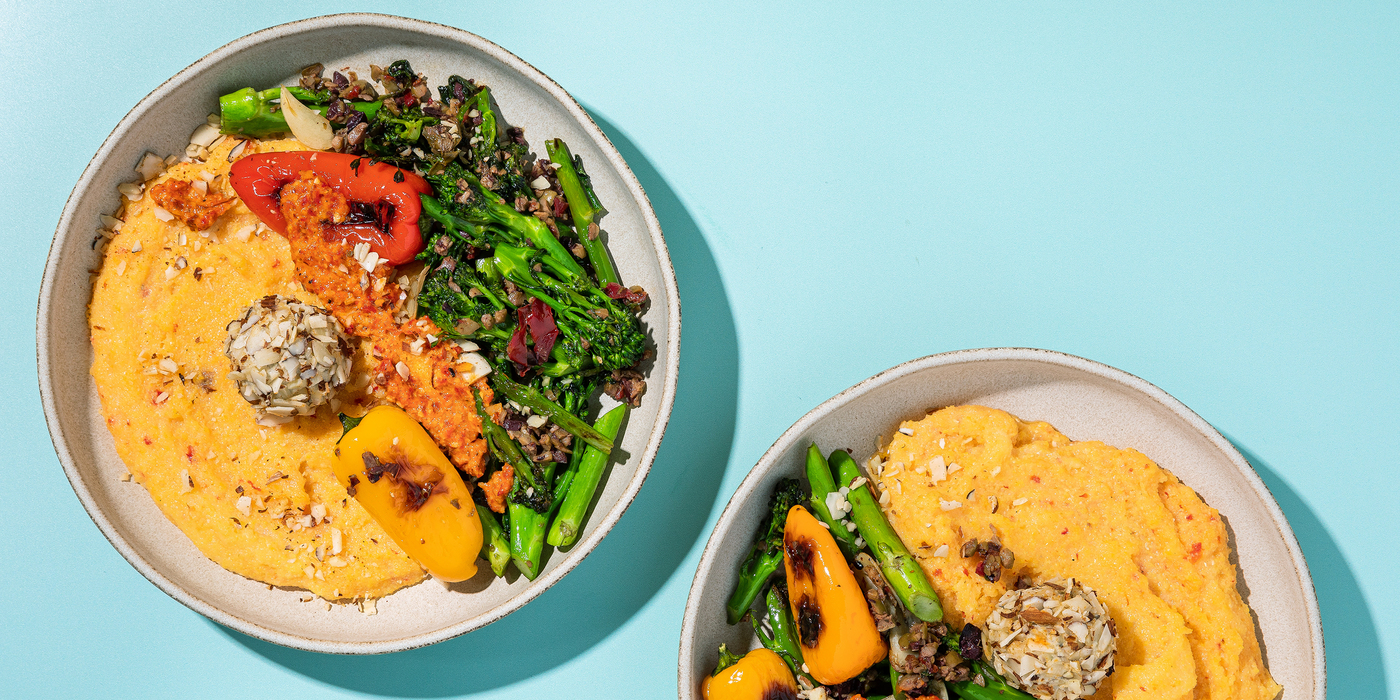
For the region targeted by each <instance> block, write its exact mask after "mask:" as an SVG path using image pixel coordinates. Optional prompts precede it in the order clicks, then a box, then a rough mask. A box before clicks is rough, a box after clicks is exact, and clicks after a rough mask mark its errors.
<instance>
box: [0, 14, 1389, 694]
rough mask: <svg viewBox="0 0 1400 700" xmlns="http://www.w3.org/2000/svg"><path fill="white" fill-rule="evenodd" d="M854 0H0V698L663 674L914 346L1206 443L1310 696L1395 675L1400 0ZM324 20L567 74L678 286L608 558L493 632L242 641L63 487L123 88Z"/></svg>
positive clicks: (623, 689) (507, 686)
mask: <svg viewBox="0 0 1400 700" xmlns="http://www.w3.org/2000/svg"><path fill="white" fill-rule="evenodd" d="M862 5H864V4H863V3H814V4H799V3H793V4H790V5H768V4H762V3H753V2H735V3H731V4H728V5H709V6H704V7H702V6H700V5H699V4H697V3H692V2H657V1H651V2H638V3H634V4H630V5H629V4H624V3H614V2H595V3H573V4H570V5H564V6H544V5H537V4H534V3H511V4H499V5H487V4H481V3H469V4H468V3H452V4H448V3H408V2H401V3H394V4H392V5H389V4H385V5H384V6H383V7H376V6H372V5H369V4H365V3H347V4H331V3H318V2H302V3H287V2H277V3H271V2H239V3H226V4H224V5H223V6H224V7H225V8H226V11H225V13H224V14H221V15H214V14H207V13H206V11H205V10H204V9H202V8H205V7H212V5H207V4H204V3H173V2H164V1H161V0H152V1H151V2H146V3H141V4H131V5H129V6H123V5H122V4H121V3H95V2H79V3H72V4H52V5H50V4H48V3H43V4H41V3H32V4H24V3H15V2H12V1H11V2H5V3H3V5H0V7H2V8H3V15H0V29H3V32H0V35H3V36H4V41H3V42H0V57H3V60H2V61H0V65H3V66H4V68H5V74H6V77H7V81H6V84H7V88H8V89H7V90H6V97H5V99H4V100H3V102H0V152H3V158H4V167H3V168H0V191H3V192H5V193H6V196H5V197H4V199H3V202H4V203H3V205H0V206H3V213H4V216H3V217H0V232H3V233H2V234H0V235H3V241H4V247H5V251H6V259H7V262H8V263H9V268H8V271H7V272H6V273H4V274H5V279H6V281H7V284H6V286H7V288H8V294H9V295H10V297H9V298H10V300H11V301H10V304H8V305H5V306H4V307H3V310H0V319H3V321H4V324H5V327H8V328H10V329H11V330H10V331H9V332H8V333H4V334H3V335H0V348H3V353H4V359H5V363H4V370H3V377H4V379H5V385H6V386H9V387H10V390H9V392H8V400H7V401H5V402H4V403H3V404H0V430H3V433H0V435H3V444H4V445H5V446H6V447H7V449H9V450H10V457H9V458H8V459H7V460H6V466H5V468H4V470H3V474H4V476H3V481H2V482H0V567H3V569H0V571H3V577H0V600H4V604H3V605H0V679H2V680H0V696H5V697H17V698H19V697H23V698H29V697H37V698H42V697H55V698H69V697H73V698H77V697H107V698H117V697H141V698H154V697H199V698H225V697H227V698H245V697H288V698H299V699H303V700H309V699H311V698H329V697H362V696H388V697H473V698H478V697H479V698H505V697H511V698H519V697H559V696H564V695H568V696H570V697H579V698H604V697H607V698H618V697H668V696H671V695H673V694H674V692H675V678H676V676H675V665H676V647H677V642H678V635H679V630H680V623H681V613H682V609H683V606H684V603H685V598H686V594H687V592H688V590H689V587H690V583H691V579H692V574H693V572H694V569H695V565H696V562H697V560H698V557H699V553H700V550H701V549H702V547H703V546H704V543H705V539H706V537H707V535H708V533H709V531H710V528H711V527H712V525H713V523H714V520H715V518H717V517H718V514H719V512H720V510H721V509H722V508H723V507H724V504H725V503H726V501H727V500H728V498H729V495H730V494H731V493H732V491H733V490H734V488H735V487H736V486H737V485H738V483H739V481H740V480H741V479H742V478H743V477H744V475H745V473H746V472H747V471H748V469H749V467H750V466H751V465H752V464H753V463H754V462H755V461H756V460H757V459H758V457H759V456H760V455H761V454H762V453H763V451H764V450H765V449H766V448H767V447H768V445H769V444H770V443H771V442H772V441H773V440H774V439H776V438H777V436H778V435H779V434H780V433H781V432H782V431H783V430H784V429H785V428H786V427H787V426H788V425H789V424H791V423H792V422H793V421H794V420H796V419H797V418H798V417H800V416H801V415H802V414H803V413H805V412H806V411H807V410H809V409H811V408H812V407H813V406H815V405H817V404H818V403H820V402H821V401H823V400H824V399H826V398H827V397H829V396H831V395H833V394H835V393H837V392H839V391H841V390H842V389H845V388H846V387H848V386H850V385H852V384H854V383H856V382H858V381H860V380H861V379H864V378H865V377H867V376H869V375H871V374H874V373H876V372H879V371H881V370H883V369H885V368H887V367H890V366H892V365H894V364H897V363H899V362H902V361H905V360H909V359H913V358H916V357H920V356H923V355H927V354H930V353H936V352H942V351H947V350H955V349H961V348H974V347H987V346H1033V347H1042V348H1051V349H1055V350H1061V351H1065V352H1069V353H1073V354H1076V355H1081V356H1084V357H1088V358H1091V359H1094V360H1098V361H1101V362H1104V363H1107V364H1109V365H1113V366H1115V367H1118V368H1121V369H1124V370H1126V371H1128V372H1131V373H1133V374H1136V375H1138V376H1140V377H1143V378H1145V379H1147V380H1148V381H1150V382H1153V383H1155V384H1157V385H1158V386H1160V387H1162V388H1163V389H1165V390H1167V391H1168V392H1170V393H1172V394H1173V395H1175V396H1176V397H1177V398H1179V399H1181V400H1182V401H1183V402H1185V403H1186V405H1188V406H1190V407H1191V408H1193V409H1194V410H1195V411H1196V412H1198V413H1199V414H1200V415H1201V416H1203V417H1204V418H1205V419H1206V420H1208V421H1210V422H1211V423H1212V424H1214V425H1215V426H1216V427H1217V428H1219V429H1220V430H1221V431H1222V432H1223V433H1225V434H1226V435H1227V436H1228V437H1229V438H1230V439H1231V440H1233V441H1234V442H1235V443H1236V444H1237V445H1238V446H1239V447H1240V448H1241V449H1242V450H1243V451H1244V452H1245V454H1246V456H1247V457H1248V458H1249V459H1250V461H1251V462H1252V463H1253V464H1254V466H1255V468H1256V469H1257V470H1258V472H1259V474H1260V475H1261V476H1262V477H1263V479H1264V481H1265V483H1267V484H1268V486H1269V488H1270V489H1271V490H1272V491H1273V493H1274V495H1275V497H1276V498H1277V499H1278V501H1279V503H1280V505H1281V506H1282V507H1283V510H1284V512H1285V513H1286V514H1287V516H1288V518H1289V521H1290V523H1291V524H1292V525H1293V528H1294V530H1295V532H1296V533H1297V536H1298V539H1299V542H1300V544H1301V545H1302V548H1303V551H1304V553H1305V555H1306V556H1307V558H1308V561H1309V564H1310V568H1311V570H1312V574H1313V577H1314V579H1315V581H1316V584H1317V594H1318V598H1319V600H1320V603H1321V610H1322V617H1323V625H1324V628H1325V632H1326V643H1327V652H1328V653H1327V663H1328V670H1329V679H1330V680H1329V694H1330V696H1331V697H1332V698H1336V699H1339V700H1341V699H1348V698H1368V699H1374V698H1385V697H1400V692H1398V691H1400V625H1397V624H1396V622H1395V621H1396V620H1397V619H1400V603H1397V600H1400V596H1397V595H1396V593H1395V582H1396V581H1397V580H1400V564H1397V561H1400V558H1397V556H1396V552H1397V551H1400V535H1397V532H1400V522H1397V520H1400V518H1397V513H1400V507H1398V506H1397V503H1398V502H1400V488H1397V486H1396V473H1397V466H1400V465H1397V459H1396V454H1397V452H1396V445H1397V437H1400V430H1397V427H1396V426H1398V425H1400V408H1397V406H1400V402H1397V399H1396V397H1397V395H1400V379H1398V378H1400V373H1398V372H1397V361H1400V351H1397V347H1400V242H1397V241H1400V236H1397V232H1400V231H1397V229H1400V226H1397V224H1398V223H1400V218H1397V210H1400V206H1397V205H1400V169H1398V168H1397V166H1398V165H1400V120H1398V119H1397V115H1400V5H1396V4H1395V3H1374V4H1346V3H1334V4H1299V3H1248V4H1231V5H1232V7H1229V8H1224V7H1221V6H1219V5H1220V4H1217V3H1206V4H1186V3H1171V4H1170V5H1171V7H1168V8H1161V7H1156V8H1154V7H1148V6H1143V7H1130V6H1128V4H1125V3H1103V4H1082V5H1076V6H1075V7H1072V8H1071V7H1068V6H1060V5H1059V4H1045V5H1019V4H1015V3H1007V4H996V5H995V6H988V7H977V6H976V5H977V4H974V3H957V4H951V3H939V4H933V3H909V4H906V5H893V4H888V5H886V4H881V5H875V4H870V5H869V6H868V7H860V6H862ZM349 10H381V11H391V12H394V13H396V14H404V15H409V16H416V17H419V18H422V19H428V20H434V21H438V22H443V23H446V24H451V25H455V26H459V27H462V28H464V29H468V30H470V31H473V32H476V33H478V34H481V35H482V36H485V37H486V38H488V39H491V40H493V41H495V42H497V43H499V44H501V45H502V46H504V47H506V48H507V49H509V50H511V51H513V52H514V53H516V54H517V55H519V56H521V57H522V58H524V59H525V60H527V61H529V62H531V63H532V64H534V65H535V66H537V67H538V68H539V69H540V70H542V71H544V72H545V73H547V74H548V75H550V76H551V77H553V78H554V79H556V80H557V81H558V82H559V83H560V84H562V85H564V86H565V87H566V88H567V89H568V90H570V91H571V92H572V93H573V95H574V96H575V97H577V98H578V100H579V101H580V102H581V103H583V104H584V106H585V107H587V108H588V110H589V111H590V112H591V113H592V114H593V115H594V118H595V119H596V120H597V121H598V123H599V124H600V125H601V126H602V127H603V129H604V131H606V132H607V133H608V135H609V136H610V137H611V138H612V139H613V141H614V143H616V144H617V146H618V148H619V150H621V151H622V154H623V156H624V157H626V158H627V160H628V162H629V163H631V165H632V168H633V169H634V171H635V172H636V173H637V176H638V177H639V178H640V180H641V182H642V184H643V186H644V187H645V188H646V190H647V192H648V193H649V195H650V196H651V198H652V202H653V204H654V205H655V206H656V209H657V214H658V216H659V217H660V220H661V224H662V227H663V229H664V230H665V233H666V237H667V241H668V244H669V245H670V249H671V255H672V257H673V258H674V260H675V263H676V271H677V276H678V278H679V281H680V290H681V295H682V299H683V302H684V306H685V328H684V335H683V350H682V358H683V359H682V366H681V372H682V374H681V379H680V387H679V393H678V395H677V399H676V405H675V413H674V415H673V418H672V421H671V428H670V430H669V432H668V433H667V435H666V440H665V442H664V444H663V445H662V448H661V452H660V456H659V458H658V460H657V462H656V466H655V467H654V468H653V472H652V476H651V478H650V480H649V481H648V482H647V483H646V486H645V487H644V488H643V490H642V492H641V495H640V497H639V499H638V500H637V502H636V504H635V505H633V506H632V508H631V510H630V511H628V513H627V514H626V516H625V517H624V518H623V519H622V520H621V522H620V523H619V525H618V527H617V529H616V530H615V531H614V532H613V533H612V534H611V535H610V536H609V537H608V538H607V539H606V540H605V541H604V542H603V544H602V545H601V547H600V548H599V549H598V550H597V551H596V552H595V553H594V554H593V555H592V556H591V557H589V558H588V559H587V560H586V561H585V562H584V563H583V564H582V565H580V566H579V568H578V569H577V570H576V571H575V572H574V573H572V574H571V575H569V576H568V577H567V578H565V579H564V580H563V581H562V582H561V583H560V584H559V585H557V586H556V587H554V588H553V589H551V590H550V591H548V592H546V593H545V594H544V595H542V596H541V597H540V598H539V599H538V600H536V601H535V602H533V603H531V604H530V605H528V606H527V607H526V608H524V609H523V610H521V611H520V612H517V613H516V614H514V615H511V616H510V617H508V618H506V619H505V620H503V621H501V622H498V623H496V624H494V625H491V626H490V627H487V628H485V629H482V630H480V631H478V632H474V633H472V634H469V635H466V636H464V637H461V638H458V639H455V640H452V641H449V642H445V643H442V644H438V645H436V646H433V647H429V648H426V649H421V650H417V651H412V652H405V653H401V654H393V655H388V656H380V657H372V658H348V657H334V656H323V655H317V654H310V653H304V652H298V651H291V650H288V649H283V648H280V647H276V646H273V645H270V644H266V643H263V642H260V641H257V640H254V639H250V638H248V637H245V636H243V635H241V634H238V633H236V632H232V631H230V630H227V629H224V628H222V627H219V626H218V625H215V624H213V623H211V622H209V621H208V620H206V619H205V618H203V617H201V616H199V615H197V614H195V613H193V612H191V611H190V610H188V609H186V608H184V607H183V606H181V605H180V604H178V603H176V602H175V601H174V600H172V599H170V598H169V597H167V596H166V595H165V594H164V593H162V592H160V591H159V590H158V589H156V588H155V587H154V586H152V585H151V584H150V583H148V582H147V581H146V580H145V579H143V578H142V577H141V576H140V575H139V574H138V573H137V572H136V571H135V570H134V569H133V568H131V566H129V565H128V564H127V563H126V562H125V561H124V560H123V559H122V558H121V557H120V556H119V555H118V554H117V552H116V551H115V550H114V549H113V548H112V547H111V546H110V545H109V544H108V543H107V541H106V540H105V539H104V538H103V537H102V535H101V534H100V533H99V532H98V530H97V528H96V527H95V526H94V525H93V524H92V522H91V521H90V520H89V519H88V517H87V516H86V515H85V514H84V512H83V509H82V507H81V506H80V505H79V503H78V501H77V499H76V497H75V496H74V495H73V492H72V490H71V488H70V487H69V485H68V482H67V480H66V479H65V478H64V475H63V472H62V470H61V469H60V467H59V465H58V461H57V459H56V457H55V456H54V453H53V450H52V447H51V445H50V442H49V438H48V435H47V431H46V429H45V426H44V420H43V415H42V411H41V410H40V406H39V398H38V389H37V380H36V373H35V366H34V359H33V358H34V336H33V330H32V329H33V327H34V314H35V310H34V308H35V300H36V298H37V294H38V289H39V282H40V276H41V272H42V267H43V263H44V259H45V256H46V254H47V251H48V244H49V240H50V237H51V235H52V232H53V228H54V226H55V224H56V222H57V219H58V215H59V212H60V210H61V209H62V206H63V203H64V200H65V198H66V197H67V196H68V193H69V191H70V189H71V188H72V186H73V183H74V182H76V181H77V178H78V176H79V174H80V173H81V171H82V169H83V167H84V166H85V165H86V163H87V161H88V158H89V157H90V156H91V154H92V153H93V152H94V151H96V150H97V148H98V146H99V145H100V144H101V142H102V140H103V138H105V137H106V135H107V133H108V132H109V131H110V130H111V129H112V128H113V127H114V126H115V125H116V123H117V121H118V120H120V119H121V117H122V116H123V115H124V114H125V113H126V111H127V110H128V109H129V108H130V107H132V106H133V105H134V104H135V103H136V102H137V101H138V100H140V99H141V98H142V97H143V96H145V95H146V93H147V92H149V91H150V90H152V89H153V88H155V87H156V86H157V85H159V84H160V83H161V82H162V81H163V80H164V79H165V78H167V77H169V76H170V75H172V74H174V73H175V72H176V71H178V70H180V69H181V68H183V67H184V66H186V65H188V64H189V63H191V62H193V61H195V60H197V59H198V58H199V57H201V56H202V55H204V54H205V53H206V52H208V51H210V50H212V49H214V48H217V47H218V46H220V45H222V44H224V43H226V42H228V41H231V40H233V39H235V38H237V37H239V36H241V35H243V34H246V33H249V32H252V31H255V30H257V29H261V28H263V27H266V26H269V25H273V24H278V23H282V22H286V21H291V20H295V19H299V18H303V17H308V16H314V15H317V14H323V13H329V12H338V11H349ZM307 58H308V61H311V60H314V59H315V57H314V56H308V57H307ZM508 108H509V106H507V109H508ZM537 137H538V135H537ZM1299 634H1300V639H1299V643H1303V642H1304V640H1303V639H1302V637H1301V635H1303V634H1304V632H1303V631H1301V630H1300V631H1299ZM1284 697H1285V698H1287V697H1289V695H1288V694H1285V695H1284Z"/></svg>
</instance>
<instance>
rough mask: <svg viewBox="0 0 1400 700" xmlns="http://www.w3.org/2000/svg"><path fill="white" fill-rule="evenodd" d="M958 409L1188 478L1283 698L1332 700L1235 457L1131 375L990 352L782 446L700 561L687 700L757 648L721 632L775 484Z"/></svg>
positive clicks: (852, 401) (745, 489) (877, 380)
mask: <svg viewBox="0 0 1400 700" xmlns="http://www.w3.org/2000/svg"><path fill="white" fill-rule="evenodd" d="M959 404H981V405H985V406H991V407H993V408H1000V409H1003V410H1006V411H1009V412H1011V413H1013V414H1015V415H1017V416H1019V417H1021V418H1023V419H1026V420H1043V421H1048V422H1049V423H1050V424H1052V425H1054V426H1055V427H1056V428H1058V429H1059V430H1060V431H1061V432H1063V433H1065V434H1066V435H1068V436H1070V437H1071V438H1073V439H1075V440H1102V441H1103V442H1105V443H1108V444H1110V445H1115V446H1120V447H1132V448H1136V449H1137V450H1139V451H1141V452H1143V453H1144V454H1146V455H1147V456H1148V457H1150V458H1151V459H1153V460H1154V461H1156V462H1157V463H1158V464H1159V465H1161V466H1163V467H1165V468H1166V469H1168V470H1170V471H1171V472H1172V473H1174V474H1176V475H1177V476H1178V477H1180V478H1181V480H1182V481H1183V482H1185V483H1186V484H1187V485H1188V486H1190V487H1191V488H1193V489H1195V490H1196V492H1197V493H1199V494H1200V495H1201V498H1203V499H1205V501H1206V503H1208V504H1210V505H1211V506H1214V507H1215V508H1216V509H1218V510H1219V511H1220V512H1221V514H1223V515H1224V516H1225V520H1226V524H1227V526H1228V528H1229V530H1230V533H1231V535H1232V540H1233V541H1232V545H1233V547H1234V549H1235V552H1236V553H1237V555H1238V562H1239V568H1240V573H1241V576H1240V590H1241V592H1242V593H1244V594H1245V600H1246V602H1247V603H1249V605H1250V607H1251V608H1253V610H1254V613H1255V616H1256V618H1257V621H1258V625H1259V629H1260V631H1261V633H1262V639H1263V643H1264V650H1265V660H1266V661H1267V663H1268V667H1269V671H1270V673H1272V674H1273V676H1274V678H1275V680H1277V681H1278V682H1279V683H1280V684H1281V685H1283V687H1284V693H1283V696H1282V697H1283V698H1285V699H1286V700H1302V699H1305V698H1306V699H1310V700H1321V699H1322V698H1323V697H1324V696H1325V691H1326V668H1325V666H1324V658H1323V648H1322V623H1321V618H1320V617H1319V615H1318V610H1317V598H1316V596H1315V595H1314V593H1313V584H1312V577H1311V576H1310V575H1309V574H1308V567H1307V564H1306V563H1305V562H1304V561H1303V554H1302V552H1301V551H1300V550H1299V549H1298V543H1297V541H1296V540H1295V539H1294V537H1293V531H1292V530H1291V529H1290V528H1289V527H1288V523H1287V521H1285V520H1284V517H1283V512H1282V511H1280V510H1279V507H1278V504H1277V503H1275V502H1274V499H1273V496H1271V495H1270V494H1269V491H1268V490H1267V489H1266V488H1265V487H1264V484H1263V482H1261V481H1260V480H1259V477H1258V475H1256V474H1255V473H1254V470H1253V469H1252V468H1251V467H1250V466H1249V463H1248V462H1246V461H1245V459H1244V457H1242V456H1240V453H1239V452H1238V451H1237V450H1236V449H1235V448H1234V446H1233V445H1231V444H1230V443H1229V441H1227V440H1226V439H1225V438H1224V437H1222V436H1221V435H1220V433H1219V432H1217V431H1216V430H1215V429H1214V428H1212V427H1211V426H1210V424H1209V423H1206V422H1205V421H1204V420H1202V419H1201V417H1200V416H1197V415H1196V414H1195V413H1193V412H1191V409H1189V408H1187V407H1186V406H1184V405H1183V404H1182V403H1181V402H1180V401H1177V400H1176V399H1174V398H1172V397H1171V396H1170V395H1168V394H1167V393H1166V392H1165V391H1162V390H1161V389H1158V388H1157V387H1155V386H1153V385H1151V384H1149V383H1147V382H1145V381H1143V380H1141V379H1139V378H1137V377H1134V376H1133V375H1131V374H1128V373H1126V372H1122V371H1120V370H1116V369H1113V368H1112V367H1108V366H1105V365H1101V364H1099V363H1097V362H1092V361H1090V360H1085V359H1082V358H1078V357H1073V356H1071V355H1065V354H1062V353H1056V352H1050V351H1046V350H1031V349H1025V348H992V349H984V350H964V351H959V352H951V353H946V354H942V355H931V356H929V357H925V358H922V359H918V360H914V361H912V362H907V363H905V364H902V365H899V366H898V367H895V368H893V369H891V370H888V371H886V372H883V373H881V374H878V375H876V376H874V377H871V378H870V379H867V380H865V381H863V382H861V383H860V384H857V385H856V386H854V387H851V388H850V389H847V390H846V391H843V392H841V393H840V394H838V395H837V396H835V397H834V398H832V399H830V400H828V401H827V402H826V403H823V404H822V405H820V406H818V407H817V408H815V409H813V410H812V411H811V412H810V413H808V414H807V415H805V416H803V417H802V419H801V420H799V421H797V423H795V424H794V425H793V426H792V427H791V428H789V429H788V430H787V432H785V433H783V435H782V437H780V438H778V441H777V442H775V443H773V446H772V447H771V448H769V449H768V452H767V453H765V454H764V455H763V458H762V459H760V460H759V461H758V464H757V465H756V466H755V467H754V468H753V471H752V472H750V473H749V475H748V477H747V478H745V479H744V481H743V483H742V484H740V485H739V489H738V490H737V491H736V492H735V493H734V496H733V497H732V498H731V499H730V500H729V505H728V506H726V507H725V509H724V513H723V514H722V515H720V518H719V523H718V524H716V525H715V530H714V533H713V534H711V535H710V541H709V543H708V544H707V545H706V546H705V552H704V554H703V555H702V556H701V558H700V566H699V569H698V570H697V571H696V573H695V582H694V583H693V584H692V585H691V588H690V599H689V600H688V601H687V602H686V608H685V620H684V622H683V623H682V626H681V646H680V664H679V687H680V697H681V698H682V699H689V698H696V697H698V696H699V687H700V680H701V678H703V677H704V675H705V674H706V673H709V672H710V671H711V670H712V669H713V668H714V665H715V661H716V649H717V648H718V647H719V645H720V643H721V642H724V643H727V644H728V645H729V646H730V648H737V649H749V648H752V647H753V646H755V644H754V639H753V633H752V630H751V628H750V627H749V626H748V625H746V624H739V625H735V626H732V627H731V626H730V625H728V624H727V623H726V622H725V613H724V605H725V601H726V600H727V599H728V597H729V594H730V593H731V592H732V591H733V589H734V584H735V582H736V581H737V580H738V570H739V565H740V563H741V562H743V560H744V557H745V556H746V555H747V554H748V550H749V547H750V546H751V544H752V542H753V537H754V533H755V532H756V531H757V529H758V526H759V522H760V521H761V520H762V518H763V515H764V513H765V512H766V511H767V509H768V497H769V494H771V493H772V492H773V488H774V486H775V485H776V484H777V482H778V480H779V479H781V478H785V477H798V478H801V477H802V474H803V465H804V464H805V453H806V449H807V445H809V444H811V443H812V442H814V441H815V442H816V443H817V445H818V446H820V447H821V448H822V449H823V450H825V451H829V450H834V449H841V448H850V449H851V450H853V456H854V457H855V458H856V461H857V462H858V463H860V464H864V463H865V460H866V459H868V458H869V457H870V455H872V454H874V452H875V440H876V438H877V436H882V435H883V436H886V437H888V435H890V433H892V432H893V431H894V430H895V428H896V427H898V425H899V422H900V421H902V420H908V419H915V418H921V417H923V416H924V415H925V414H926V413H927V412H929V411H930V410H933V409H936V408H941V407H944V406H951V405H959Z"/></svg>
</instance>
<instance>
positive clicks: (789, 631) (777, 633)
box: [750, 586, 821, 687]
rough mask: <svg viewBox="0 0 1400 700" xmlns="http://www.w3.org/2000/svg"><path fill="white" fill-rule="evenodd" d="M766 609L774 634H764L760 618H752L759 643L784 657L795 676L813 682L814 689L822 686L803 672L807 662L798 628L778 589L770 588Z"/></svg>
mask: <svg viewBox="0 0 1400 700" xmlns="http://www.w3.org/2000/svg"><path fill="white" fill-rule="evenodd" d="M764 608H765V610H764V614H763V617H764V619H766V620H767V621H768V627H769V628H770V629H771V630H772V632H773V634H772V635H771V636H770V635H768V634H766V633H764V631H763V628H762V627H760V626H759V623H758V618H756V617H753V618H750V619H751V621H752V622H753V631H754V633H755V634H757V635H758V641H759V643H761V644H762V645H763V646H764V647H766V648H768V649H770V650H772V651H774V652H776V653H777V654H778V656H781V657H783V661H786V662H787V665H788V668H790V669H792V673H793V675H796V676H800V677H803V678H806V679H807V680H808V681H811V683H812V687H816V686H819V685H821V684H820V683H818V682H817V681H816V679H814V678H812V676H811V675H809V674H808V673H807V672H806V671H803V670H802V665H803V664H804V663H805V662H803V660H802V647H801V645H799V644H798V643H797V636H796V627H795V626H794V625H793V623H792V611H791V610H789V609H788V606H787V603H786V602H784V601H783V597H782V596H781V595H779V594H778V589H777V587H774V586H769V587H768V595H767V596H765V597H764Z"/></svg>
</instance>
